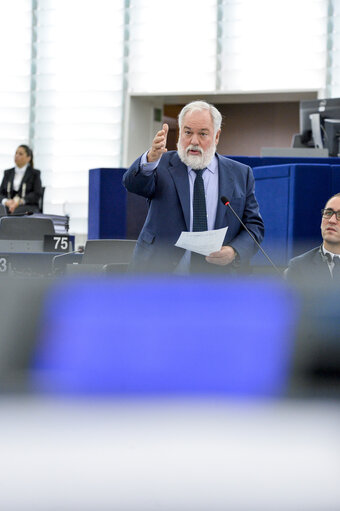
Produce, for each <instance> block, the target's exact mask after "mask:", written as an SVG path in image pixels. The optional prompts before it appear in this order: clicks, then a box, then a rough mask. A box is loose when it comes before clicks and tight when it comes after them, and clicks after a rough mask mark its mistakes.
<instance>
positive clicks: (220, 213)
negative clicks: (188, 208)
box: [215, 154, 235, 229]
mask: <svg viewBox="0 0 340 511" xmlns="http://www.w3.org/2000/svg"><path fill="white" fill-rule="evenodd" d="M217 158H218V201H217V211H216V220H215V229H220V228H221V227H225V226H226V225H227V224H226V222H225V217H226V215H227V214H228V211H227V208H226V206H225V205H224V204H222V201H221V200H220V198H221V197H222V196H223V195H224V196H225V197H227V198H228V199H229V200H230V199H231V198H232V196H233V194H234V188H235V183H234V180H233V177H232V175H231V172H229V171H228V170H229V169H228V161H227V160H226V159H225V158H222V157H221V156H220V155H219V154H218V155H217Z"/></svg>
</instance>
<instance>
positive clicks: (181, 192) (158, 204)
mask: <svg viewBox="0 0 340 511" xmlns="http://www.w3.org/2000/svg"><path fill="white" fill-rule="evenodd" d="M217 157H218V166H219V191H218V197H217V203H218V204H217V211H216V221H215V229H220V228H222V227H226V226H228V231H227V235H226V237H225V240H224V243H223V244H224V245H230V246H232V247H233V248H234V249H235V250H236V251H237V253H238V256H239V260H240V264H241V265H247V264H248V263H249V260H250V258H251V257H252V256H253V254H254V253H255V252H256V251H257V247H256V245H255V243H254V242H253V240H252V239H251V238H250V236H249V234H248V233H247V232H246V231H245V230H244V229H243V228H242V226H241V225H240V222H239V221H238V220H237V218H235V216H234V215H233V213H232V212H231V211H230V210H229V208H227V207H226V206H224V205H223V204H222V202H221V201H220V197H221V196H223V195H224V196H225V197H227V198H228V199H229V200H230V204H231V206H232V207H233V208H234V210H235V211H236V212H237V214H238V215H239V216H240V218H242V220H243V222H244V223H245V224H246V226H247V227H248V229H249V230H250V232H251V233H252V234H253V236H254V237H255V239H256V240H257V241H258V242H259V243H260V242H261V241H262V238H263V233H264V226H263V221H262V218H261V215H260V213H259V206H258V203H257V200H256V197H255V193H254V177H253V172H252V170H251V168H250V167H248V166H246V165H243V164H241V163H238V162H236V161H233V160H230V159H228V158H225V157H223V156H220V155H217ZM123 184H124V186H125V187H126V188H127V190H128V191H130V192H132V193H136V194H138V195H142V196H144V197H146V198H147V199H149V201H150V207H149V212H148V215H147V218H146V221H145V224H144V226H143V228H142V231H141V233H140V235H139V238H138V241H137V245H136V250H135V254H134V261H133V267H134V268H135V269H139V270H143V269H144V270H145V269H146V270H151V271H152V270H163V271H170V272H172V271H174V269H175V268H176V266H177V265H178V263H179V261H180V259H181V257H182V256H183V254H184V250H183V249H180V248H177V247H174V244H175V243H176V241H177V239H178V237H179V235H180V234H181V232H182V231H189V229H190V189H189V177H188V170H187V167H186V165H185V164H184V163H183V162H182V161H181V160H180V158H179V156H178V153H177V151H169V152H167V153H165V154H163V156H162V158H161V160H160V162H159V164H158V167H157V169H156V171H155V172H154V173H153V174H152V175H151V176H144V175H143V174H142V173H141V169H140V158H138V159H137V160H136V161H135V162H134V163H133V164H132V165H131V167H130V168H129V169H128V170H127V172H126V173H125V174H124V176H123ZM206 265H207V267H208V266H210V267H213V266H214V267H215V266H217V265H214V264H209V263H206ZM230 266H231V265H228V267H229V268H230ZM229 268H228V269H229ZM218 269H219V270H222V271H223V269H224V270H225V271H228V269H227V266H223V267H219V268H218Z"/></svg>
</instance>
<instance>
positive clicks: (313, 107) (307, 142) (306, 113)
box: [300, 98, 340, 156]
mask: <svg viewBox="0 0 340 511" xmlns="http://www.w3.org/2000/svg"><path fill="white" fill-rule="evenodd" d="M312 114H319V116H320V134H319V135H320V140H321V143H322V145H323V146H324V147H325V148H327V149H328V150H329V155H330V156H338V144H337V141H336V140H333V138H332V137H334V136H335V137H337V132H336V131H334V134H333V135H332V137H331V134H330V133H329V134H328V133H327V132H326V128H325V119H332V120H337V121H339V122H340V98H328V99H315V100H307V101H301V102H300V134H301V142H302V144H303V145H304V146H306V147H316V146H317V144H316V140H315V139H316V138H317V136H316V135H315V134H314V136H313V133H312V121H311V118H310V116H311V115H312ZM317 135H318V134H317ZM330 137H331V138H332V139H331V140H330V139H329V138H330Z"/></svg>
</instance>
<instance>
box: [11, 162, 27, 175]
mask: <svg viewBox="0 0 340 511" xmlns="http://www.w3.org/2000/svg"><path fill="white" fill-rule="evenodd" d="M27 167H28V163H26V165H24V166H23V167H21V168H20V167H17V166H15V167H14V171H15V172H16V173H17V174H25V172H26V169H27Z"/></svg>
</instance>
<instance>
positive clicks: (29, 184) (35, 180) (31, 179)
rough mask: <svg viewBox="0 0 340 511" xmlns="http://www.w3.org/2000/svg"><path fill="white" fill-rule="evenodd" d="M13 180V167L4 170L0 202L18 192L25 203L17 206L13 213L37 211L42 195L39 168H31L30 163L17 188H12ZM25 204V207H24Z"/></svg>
mask: <svg viewBox="0 0 340 511" xmlns="http://www.w3.org/2000/svg"><path fill="white" fill-rule="evenodd" d="M13 181H14V168H12V169H8V170H5V172H4V177H3V180H2V183H1V185H0V203H1V202H2V200H3V199H5V198H6V199H13V197H14V196H15V192H17V193H18V195H19V197H21V198H23V199H24V200H25V205H23V206H18V208H16V210H15V213H17V212H19V208H20V210H21V209H22V210H25V211H33V212H38V211H39V200H40V198H41V197H42V186H41V178H40V170H37V169H34V168H32V167H31V166H30V165H28V167H27V168H26V171H25V174H24V176H23V178H22V181H21V183H20V187H19V190H15V191H14V189H13ZM8 183H10V193H9V194H8ZM24 183H25V185H26V187H25V197H22V193H23V184H24ZM25 206H26V207H25Z"/></svg>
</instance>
